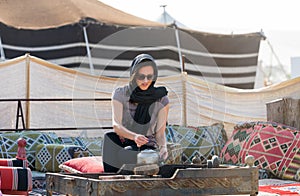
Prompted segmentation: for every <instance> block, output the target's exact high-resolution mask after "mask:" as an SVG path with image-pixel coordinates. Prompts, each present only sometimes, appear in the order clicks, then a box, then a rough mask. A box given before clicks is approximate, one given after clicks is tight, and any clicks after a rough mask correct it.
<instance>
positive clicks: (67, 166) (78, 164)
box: [59, 156, 104, 173]
mask: <svg viewBox="0 0 300 196" xmlns="http://www.w3.org/2000/svg"><path fill="white" fill-rule="evenodd" d="M59 168H60V169H63V170H64V171H65V172H68V173H102V172H103V171H104V169H103V164H102V156H93V157H80V158H74V159H70V160H68V161H66V162H64V163H63V164H60V165H59Z"/></svg>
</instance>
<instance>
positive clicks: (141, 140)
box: [134, 134, 148, 147]
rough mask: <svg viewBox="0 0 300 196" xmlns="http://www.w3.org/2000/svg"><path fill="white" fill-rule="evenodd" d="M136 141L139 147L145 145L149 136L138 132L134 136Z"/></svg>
mask: <svg viewBox="0 0 300 196" xmlns="http://www.w3.org/2000/svg"><path fill="white" fill-rule="evenodd" d="M134 141H135V143H136V145H137V147H141V146H142V145H145V144H147V143H148V138H147V137H146V136H144V135H140V134H136V135H135V136H134Z"/></svg>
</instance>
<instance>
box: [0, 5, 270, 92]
mask: <svg viewBox="0 0 300 196" xmlns="http://www.w3.org/2000/svg"><path fill="white" fill-rule="evenodd" d="M0 11H1V16H0V40H1V42H0V51H2V52H1V59H12V58H16V57H19V56H22V55H24V54H26V53H30V54H31V55H33V56H36V57H39V58H42V59H45V60H47V61H50V62H52V63H55V64H58V65H61V66H64V67H68V68H73V69H76V70H80V71H82V72H87V73H92V74H94V75H103V76H109V77H128V76H129V74H128V68H129V65H130V62H131V60H132V59H133V58H134V57H135V56H136V55H137V54H139V53H149V54H151V55H152V56H153V57H154V58H155V59H156V60H157V64H158V69H159V73H160V74H161V75H160V76H171V75H177V74H178V73H180V72H181V71H183V69H182V65H183V62H184V63H185V70H184V71H186V72H187V73H188V74H190V75H191V76H194V77H197V78H201V79H204V80H207V81H210V82H215V83H218V84H223V85H226V86H230V87H235V88H241V89H251V88H253V87H254V82H255V77H256V70H257V63H258V51H259V46H260V41H261V40H262V39H264V36H263V35H262V34H261V32H254V33H247V34H236V35H224V34H213V33H207V32H199V31H193V30H189V29H184V28H179V27H176V26H170V27H167V26H164V25H163V24H160V23H156V22H151V21H148V20H144V19H141V18H138V17H135V16H132V15H130V14H126V13H124V12H122V11H120V10H117V9H114V8H112V7H110V6H107V5H105V4H103V3H101V2H99V1H98V0H85V1H80V0H67V1H58V0H55V1H51V3H50V2H48V1H46V0H42V1H34V0H28V1H17V0H10V1H4V2H2V3H1V4H0ZM1 43H2V44H1ZM182 56H184V58H182ZM91 70H95V71H91Z"/></svg>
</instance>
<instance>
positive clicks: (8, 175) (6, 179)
mask: <svg viewBox="0 0 300 196" xmlns="http://www.w3.org/2000/svg"><path fill="white" fill-rule="evenodd" d="M0 173H1V190H10V191H29V190H32V173H31V170H30V169H29V168H21V167H3V166H0Z"/></svg>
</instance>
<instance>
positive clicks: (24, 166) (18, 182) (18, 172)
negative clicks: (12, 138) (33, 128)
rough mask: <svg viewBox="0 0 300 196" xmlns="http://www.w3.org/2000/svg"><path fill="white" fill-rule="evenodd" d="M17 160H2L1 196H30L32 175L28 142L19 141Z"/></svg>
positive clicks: (0, 165) (0, 160)
mask: <svg viewBox="0 0 300 196" xmlns="http://www.w3.org/2000/svg"><path fill="white" fill-rule="evenodd" d="M16 142H17V145H18V148H17V151H16V153H17V154H16V156H15V158H8V159H5V158H1V159H0V175H1V178H0V195H7V194H9V195H29V192H30V191H31V190H32V173H31V169H30V168H29V167H28V162H27V160H26V150H25V146H26V140H25V139H23V138H19V139H18V140H17V141H16Z"/></svg>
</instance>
